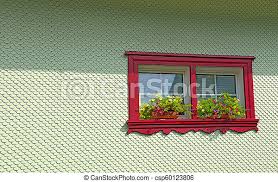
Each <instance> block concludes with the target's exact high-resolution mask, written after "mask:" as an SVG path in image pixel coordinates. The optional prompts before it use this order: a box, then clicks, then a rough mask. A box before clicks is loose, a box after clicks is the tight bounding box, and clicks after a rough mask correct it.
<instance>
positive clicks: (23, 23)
mask: <svg viewBox="0 0 278 182" xmlns="http://www.w3.org/2000/svg"><path fill="white" fill-rule="evenodd" d="M277 4H278V3H277V0H266V1H261V0H253V1H251V0H246V1H239V0H238V1H223V0H217V1H209V0H207V1H205V0H194V1H193V0H192V1H191V2H190V1H175V0H174V1H168V0H160V1H154V0H150V1H149V0H144V1H127V0H126V1H124V0H120V1H100V0H99V1H90V0H88V1H62V0H61V1H39V0H37V1H35V0H31V1H25V0H24V1H3V0H0V23H1V24H0V172H58V171H61V172H85V171H94V172H96V171H97V172H124V171H126V172H277V171H278V161H277V156H278V155H277V154H278V152H277V150H278V149H277V148H278V147H277V143H278V135H277V132H278V131H277V130H278V109H277V104H278V92H277V90H278V51H277V50H278V46H277V45H278V8H277V6H278V5H277ZM125 50H135V51H156V52H178V53H194V54H225V55H253V56H256V60H255V62H254V66H253V69H254V87H255V104H256V114H257V116H258V117H259V118H260V123H259V132H257V133H256V132H254V131H250V132H246V133H243V134H237V133H234V132H228V133H226V134H220V133H219V132H215V133H213V134H204V133H202V132H197V133H194V132H189V133H187V134H182V135H181V134H177V133H174V132H172V133H170V134H169V135H167V136H166V135H163V134H162V133H157V134H154V135H151V136H144V135H140V134H136V133H133V134H130V135H127V134H126V131H127V128H126V125H125V122H126V121H127V117H128V115H127V58H126V57H125V56H124V55H123V53H124V51H125Z"/></svg>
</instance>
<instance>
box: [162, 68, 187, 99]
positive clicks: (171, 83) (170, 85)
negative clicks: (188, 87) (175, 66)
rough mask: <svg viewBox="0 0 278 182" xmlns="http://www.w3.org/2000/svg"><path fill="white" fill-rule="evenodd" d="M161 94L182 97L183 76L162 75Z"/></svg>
mask: <svg viewBox="0 0 278 182" xmlns="http://www.w3.org/2000/svg"><path fill="white" fill-rule="evenodd" d="M161 77H162V92H163V93H162V94H163V95H182V94H183V75H182V74H169V73H166V74H165V73H163V74H161Z"/></svg>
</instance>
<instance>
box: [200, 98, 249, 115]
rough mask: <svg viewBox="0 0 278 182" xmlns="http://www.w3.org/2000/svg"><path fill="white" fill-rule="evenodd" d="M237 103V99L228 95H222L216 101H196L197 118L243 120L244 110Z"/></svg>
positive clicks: (212, 99) (211, 99)
mask: <svg viewBox="0 0 278 182" xmlns="http://www.w3.org/2000/svg"><path fill="white" fill-rule="evenodd" d="M239 101H240V100H239V99H237V98H233V97H231V96H230V95H229V94H228V93H222V94H221V96H220V97H218V98H217V100H216V99H214V98H209V99H204V100H201V101H198V105H197V113H198V117H199V118H210V119H236V118H244V117H245V110H244V108H243V107H242V106H241V105H240V104H239Z"/></svg>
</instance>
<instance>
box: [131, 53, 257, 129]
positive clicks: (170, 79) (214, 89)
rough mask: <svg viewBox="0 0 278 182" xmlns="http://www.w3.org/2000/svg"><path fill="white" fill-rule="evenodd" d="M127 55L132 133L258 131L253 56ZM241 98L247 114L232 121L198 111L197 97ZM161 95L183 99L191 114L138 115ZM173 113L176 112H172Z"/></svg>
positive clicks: (216, 98) (199, 98)
mask: <svg viewBox="0 0 278 182" xmlns="http://www.w3.org/2000/svg"><path fill="white" fill-rule="evenodd" d="M126 55H127V56H128V84H129V120H128V127H129V129H128V132H129V133H131V132H140V133H143V134H152V133H156V132H159V131H163V132H164V133H165V134H168V133H169V132H171V131H176V132H179V133H185V132H188V131H204V132H208V133H210V132H213V131H215V130H220V131H221V132H222V133H225V132H226V131H228V130H233V131H237V132H245V131H249V130H256V131H257V130H258V128H257V123H258V119H256V118H255V110H254V95H253V81H252V80H253V79H252V61H253V59H254V57H251V56H212V55H188V54H163V53H141V52H126ZM224 92H225V93H228V94H229V95H230V96H231V97H232V98H234V99H238V100H239V102H240V104H241V105H242V107H244V108H245V117H244V118H237V119H232V120H225V119H222V118H218V119H217V118H215V119H209V118H207V119H204V118H202V119H201V118H200V117H199V116H198V113H197V105H198V101H201V100H202V99H208V98H213V99H214V100H218V99H219V96H220V95H221V94H222V93H224ZM157 95H160V96H161V97H163V98H165V97H169V98H176V97H178V98H182V104H183V105H184V104H186V105H189V106H191V107H190V108H189V110H190V114H187V113H186V112H179V113H178V116H177V117H176V118H175V119H173V118H168V119H167V118H166V119H165V118H164V119H157V118H156V119H154V117H150V118H147V119H146V118H144V119H142V117H140V114H139V110H140V108H141V107H143V106H144V105H145V104H146V103H148V102H149V101H150V100H151V99H152V100H153V98H156V97H157ZM171 112H172V111H171Z"/></svg>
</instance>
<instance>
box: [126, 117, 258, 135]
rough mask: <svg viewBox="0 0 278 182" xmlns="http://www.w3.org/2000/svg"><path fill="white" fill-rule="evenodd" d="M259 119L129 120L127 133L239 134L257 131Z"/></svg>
mask: <svg viewBox="0 0 278 182" xmlns="http://www.w3.org/2000/svg"><path fill="white" fill-rule="evenodd" d="M258 121H259V119H235V120H225V119H168V120H129V121H128V133H132V132H138V133H141V134H146V135H151V134H154V133H157V132H160V131H162V132H163V133H164V134H166V135H167V134H169V133H170V132H171V131H175V132H177V133H187V132H189V131H194V132H197V131H203V132H206V133H212V132H214V131H216V130H220V132H221V133H226V132H227V131H229V130H231V131H235V132H239V133H243V132H247V131H251V130H255V131H258V128H257V124H258Z"/></svg>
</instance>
